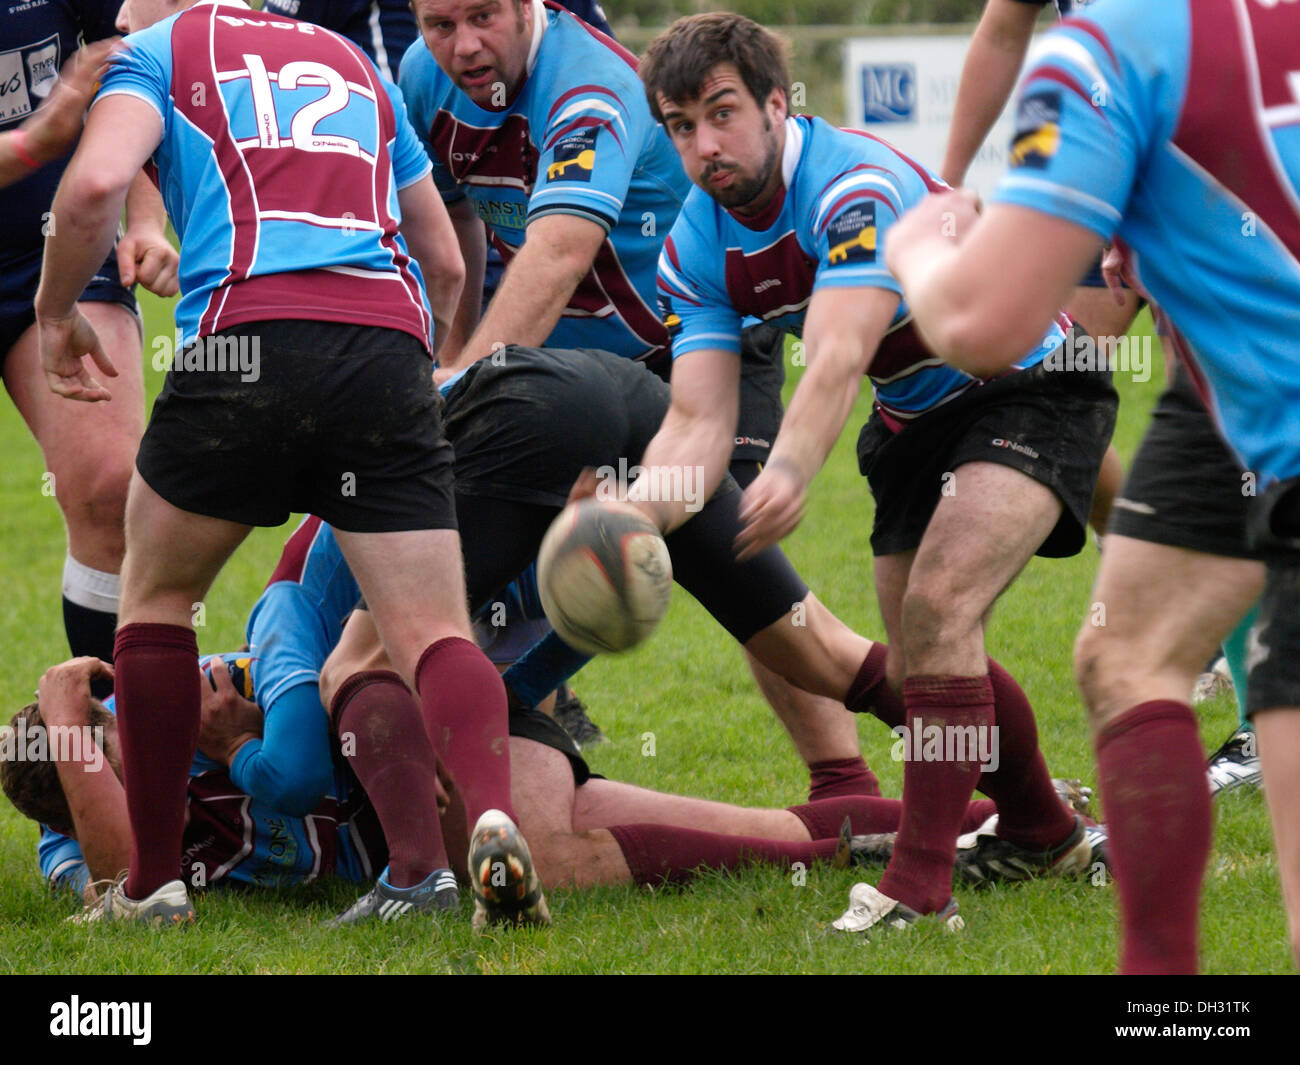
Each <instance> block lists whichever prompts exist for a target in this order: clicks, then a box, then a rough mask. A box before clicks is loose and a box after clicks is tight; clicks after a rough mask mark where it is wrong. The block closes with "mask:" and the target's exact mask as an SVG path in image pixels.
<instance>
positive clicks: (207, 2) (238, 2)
mask: <svg viewBox="0 0 1300 1065" xmlns="http://www.w3.org/2000/svg"><path fill="white" fill-rule="evenodd" d="M190 6H191V7H242V8H243V9H244V10H245V11H252V10H253V8H252V6H251V5H249V4H246V3H244V0H198V3H196V4H191V5H190Z"/></svg>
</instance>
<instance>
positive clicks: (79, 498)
mask: <svg viewBox="0 0 1300 1065" xmlns="http://www.w3.org/2000/svg"><path fill="white" fill-rule="evenodd" d="M130 484H131V463H130V462H129V461H128V462H126V463H122V464H118V463H113V462H104V463H103V464H95V465H90V464H85V463H79V464H78V465H77V466H75V467H73V468H72V469H69V470H67V471H65V472H63V473H62V475H61V476H60V474H58V473H56V474H55V498H56V499H57V500H58V501H59V507H60V509H61V510H62V511H63V516H64V519H65V520H66V521H67V523H68V526H69V529H70V530H71V531H72V533H73V535H74V537H75V535H76V534H77V533H79V532H85V533H88V534H96V535H99V536H115V537H116V539H118V540H122V539H123V536H124V532H123V530H124V527H125V518H126V493H127V489H128V488H129V487H130Z"/></svg>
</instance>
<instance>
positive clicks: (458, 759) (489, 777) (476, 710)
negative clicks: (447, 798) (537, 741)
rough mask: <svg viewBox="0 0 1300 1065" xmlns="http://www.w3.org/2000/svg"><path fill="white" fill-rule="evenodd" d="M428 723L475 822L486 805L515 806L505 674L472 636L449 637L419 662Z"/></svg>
mask: <svg viewBox="0 0 1300 1065" xmlns="http://www.w3.org/2000/svg"><path fill="white" fill-rule="evenodd" d="M415 687H416V690H417V691H418V692H419V693H420V707H421V710H422V712H423V715H424V727H425V730H426V731H427V732H428V734H429V737H430V739H432V740H433V748H434V750H435V751H436V752H437V753H438V757H439V758H441V759H442V764H443V765H444V766H445V767H446V769H447V772H448V773H450V774H451V777H452V779H453V780H455V781H456V789H457V790H458V791H459V792H460V794H461V797H462V798H463V799H464V802H465V817H466V819H467V821H468V822H469V824H470V825H471V826H472V825H473V824H474V823H475V822H476V821H477V820H478V819H479V816H480V815H481V814H482V813H483V812H484V811H485V810H494V809H495V810H501V811H502V812H503V813H505V814H508V815H509V816H510V818H511V819H512V820H514V821H515V822H516V823H518V818H516V817H515V812H514V807H512V806H511V805H510V739H509V727H508V717H507V709H506V687H505V684H503V683H502V681H501V674H500V673H498V672H497V671H496V667H495V666H493V665H492V663H491V662H489V661H488V659H487V656H486V655H484V654H483V652H482V651H480V650H479V649H478V648H477V647H476V646H475V645H474V644H472V643H470V641H469V640H465V639H462V638H461V637H459V636H448V637H446V638H444V639H441V640H438V641H436V642H435V643H432V644H430V645H429V646H428V647H427V648H425V651H424V654H422V655H421V656H420V661H419V663H418V664H417V665H416V667H415Z"/></svg>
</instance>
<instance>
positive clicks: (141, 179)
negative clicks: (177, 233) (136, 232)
mask: <svg viewBox="0 0 1300 1065" xmlns="http://www.w3.org/2000/svg"><path fill="white" fill-rule="evenodd" d="M126 228H127V229H142V228H148V229H154V230H157V231H158V232H159V233H164V232H166V229H167V208H166V207H164V206H163V198H162V195H161V194H160V193H159V192H158V188H157V186H156V185H154V183H153V182H152V181H151V180H150V179H149V175H148V174H146V173H145V172H144V171H143V170H141V171H140V172H139V173H138V174H136V176H135V179H134V180H133V181H132V182H131V187H130V188H129V189H127V191H126Z"/></svg>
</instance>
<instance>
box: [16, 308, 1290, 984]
mask: <svg viewBox="0 0 1300 1065" xmlns="http://www.w3.org/2000/svg"><path fill="white" fill-rule="evenodd" d="M1143 321H1144V323H1145V325H1144V326H1143V328H1146V329H1149V328H1150V325H1149V322H1147V321H1146V319H1145V318H1144V319H1143ZM170 328H171V319H170V309H169V308H168V307H167V306H165V305H160V304H157V303H151V304H149V305H148V325H147V330H146V336H147V338H149V337H153V336H156V335H159V334H162V333H167V332H169V331H170ZM148 350H150V349H149V345H148V342H147V341H146V351H148ZM152 376H154V375H151V377H152ZM1159 380H1160V372H1159V369H1158V367H1157V368H1156V369H1155V371H1154V373H1153V380H1152V381H1150V382H1148V383H1146V384H1144V385H1135V384H1133V383H1132V382H1129V381H1127V380H1119V381H1118V384H1119V386H1120V388H1121V390H1122V392H1123V397H1124V398H1123V402H1122V403H1121V407H1120V424H1119V429H1118V432H1117V435H1116V442H1117V444H1118V446H1119V448H1120V451H1121V453H1122V455H1123V456H1124V458H1125V459H1126V460H1127V459H1128V457H1129V456H1131V454H1132V451H1133V448H1134V446H1135V444H1136V442H1137V440H1138V438H1139V436H1140V434H1141V431H1142V427H1143V425H1144V424H1145V421H1146V417H1147V414H1148V412H1149V410H1150V407H1151V405H1152V403H1153V402H1154V400H1155V397H1156V395H1157V394H1158V391H1159ZM152 385H153V389H154V390H156V388H157V385H158V381H157V380H156V379H154V380H153V381H152ZM868 402H869V399H868V396H867V393H866V391H865V390H864V393H863V398H862V400H861V402H860V403H859V407H858V410H857V411H856V412H855V414H854V417H853V419H852V421H851V425H852V427H853V429H852V431H850V432H846V433H845V435H844V437H843V438H842V439H841V440H840V442H839V445H838V446H837V448H836V450H835V453H834V454H833V456H832V458H831V460H830V462H829V463H828V464H827V468H826V469H825V471H824V472H823V473H822V475H821V476H820V477H819V479H818V481H817V483H816V485H815V487H814V490H813V502H812V506H811V507H810V510H809V513H808V516H807V518H806V519H805V521H804V523H803V525H802V527H801V528H800V529H799V530H798V532H797V533H796V534H795V535H794V536H793V537H792V538H791V540H790V541H789V543H788V545H787V546H788V549H789V552H790V554H791V556H792V557H793V558H794V560H795V562H796V564H797V565H798V567H799V569H800V571H801V572H802V573H803V575H804V577H805V578H806V579H807V580H808V582H809V584H810V585H811V586H812V587H813V588H814V589H815V590H816V592H817V594H818V595H819V596H820V597H821V598H822V599H823V600H824V601H825V602H826V603H827V604H828V605H829V606H830V607H831V609H833V610H834V611H835V612H836V613H838V614H839V615H840V616H841V617H842V618H843V619H844V620H845V621H846V622H848V623H849V624H850V625H852V626H853V627H854V628H856V629H858V630H859V631H861V632H863V633H864V634H866V635H869V636H880V635H881V632H882V630H881V626H880V620H879V616H878V614H877V611H876V607H875V595H874V589H873V587H872V579H871V557H870V551H869V548H868V543H867V537H868V532H869V530H870V526H871V505H870V501H869V498H868V494H867V491H866V487H865V483H864V482H863V481H862V479H861V478H860V477H859V476H858V473H857V470H856V463H855V461H854V456H853V443H854V440H855V438H856V427H857V426H858V425H860V424H861V423H862V421H863V420H864V419H865V417H866V415H867V413H868V409H869V408H868ZM90 446H93V444H92V445H90ZM0 448H3V453H4V454H5V456H6V459H7V461H6V462H5V463H4V464H3V466H2V467H0V542H3V544H4V553H3V556H0V579H2V580H3V587H4V588H5V590H6V593H7V594H6V595H5V596H4V598H3V600H2V601H0V646H3V648H4V658H3V668H0V706H5V707H13V708H16V707H17V706H19V705H21V704H22V703H23V702H25V701H27V700H28V699H29V698H30V696H31V693H32V691H33V689H34V687H35V684H36V681H37V679H38V678H39V676H40V674H41V672H42V670H43V669H44V668H45V667H46V666H47V665H49V664H51V663H53V662H55V661H58V660H60V659H62V658H63V657H65V656H66V650H67V649H66V645H65V642H64V637H63V630H62V622H61V617H60V611H59V598H58V588H59V575H60V570H61V566H62V559H63V552H64V548H63V534H62V528H61V523H60V518H59V514H58V510H57V507H56V505H55V502H54V500H53V499H51V498H47V497H45V496H43V495H42V494H41V491H40V488H41V473H42V472H43V470H44V466H43V464H42V462H41V458H40V454H39V451H38V450H37V448H36V446H35V445H34V444H33V442H32V441H31V439H30V437H29V436H28V434H27V431H26V428H25V427H24V426H23V424H22V421H21V419H20V418H19V417H18V416H17V414H16V413H15V412H14V410H13V409H12V407H10V406H6V407H5V408H4V409H3V410H0ZM286 534H287V529H281V530H261V531H259V532H258V533H256V534H255V535H254V536H253V537H252V538H251V540H250V541H249V542H248V543H247V545H246V546H245V547H244V548H243V549H242V550H241V551H240V552H239V554H238V555H237V556H236V558H235V559H234V560H233V561H232V562H231V564H230V565H229V566H227V568H226V570H225V572H224V573H223V574H222V576H221V578H220V580H219V581H218V583H217V585H216V587H215V589H214V590H213V593H212V595H211V596H210V598H209V600H208V612H207V625H206V627H205V628H204V629H202V630H201V631H200V633H199V642H200V646H201V648H202V649H203V650H204V651H224V650H230V649H232V648H234V647H236V646H238V645H239V644H240V643H241V642H242V639H243V625H244V619H245V616H246V614H247V611H248V609H249V607H250V606H251V605H252V603H253V601H254V599H255V598H256V596H257V594H258V592H259V591H260V589H261V586H262V584H263V582H264V581H265V579H266V576H267V574H268V573H269V572H270V569H271V567H272V565H273V564H274V562H275V559H276V558H277V556H278V552H279V548H280V545H281V543H282V542H283V539H284V536H285V535H286ZM1097 558H1098V556H1097V552H1096V551H1095V549H1094V548H1093V547H1092V546H1089V547H1087V548H1086V549H1085V550H1084V551H1083V553H1082V554H1080V555H1079V556H1078V557H1077V558H1074V559H1068V560H1064V561H1044V560H1035V561H1034V562H1033V563H1032V564H1031V565H1030V567H1029V568H1028V570H1027V572H1026V573H1025V575H1024V576H1023V577H1022V578H1021V580H1020V581H1019V582H1018V583H1017V584H1016V585H1015V587H1013V588H1012V589H1011V590H1010V591H1009V592H1008V593H1007V595H1006V596H1005V597H1004V598H1003V600H1002V603H1001V605H1000V607H999V608H998V611H997V614H996V616H995V618H994V622H993V625H992V629H991V633H990V639H989V643H990V647H989V650H990V653H991V654H993V655H994V656H995V657H997V658H998V659H1000V660H1001V661H1002V662H1003V663H1004V664H1005V665H1006V666H1007V667H1008V668H1009V669H1011V670H1012V672H1013V673H1014V674H1015V675H1016V676H1017V677H1018V678H1020V680H1021V681H1022V683H1023V685H1024V687H1025V689H1026V691H1027V692H1028V693H1029V695H1030V698H1031V699H1032V701H1033V703H1034V706H1035V709H1036V711H1037V714H1038V721H1039V727H1040V732H1041V736H1042V744H1043V748H1044V751H1045V753H1046V756H1047V760H1048V763H1049V765H1050V766H1051V767H1052V769H1053V771H1054V772H1055V773H1056V774H1057V775H1072V776H1082V777H1084V778H1085V779H1088V780H1092V779H1093V777H1094V775H1095V774H1094V769H1093V762H1092V753H1091V748H1090V745H1089V743H1088V740H1087V735H1086V731H1085V726H1084V717H1083V711H1082V709H1081V706H1080V703H1079V699H1078V696H1077V695H1076V693H1075V688H1074V683H1073V680H1072V678H1071V672H1070V646H1071V643H1072V641H1073V639H1074V634H1075V631H1076V629H1077V627H1078V625H1079V623H1080V621H1081V619H1082V618H1083V616H1084V614H1085V611H1086V609H1087V606H1088V603H1089V601H1090V599H1089V591H1090V587H1091V583H1092V578H1093V575H1094V573H1095V570H1096V566H1097ZM577 687H578V688H579V690H580V692H581V694H582V697H583V699H584V700H585V701H586V702H587V703H588V705H589V706H590V707H591V710H592V714H593V717H594V718H595V719H596V720H597V721H598V722H599V723H600V724H601V726H602V727H603V728H604V730H605V732H606V733H607V734H608V735H609V736H610V738H611V739H612V740H613V742H612V743H610V744H607V745H604V746H601V747H599V748H596V749H595V750H594V751H593V752H592V755H591V762H592V765H593V767H594V768H595V769H596V770H597V771H599V772H602V773H605V774H606V775H608V776H611V777H615V778H617V779H621V780H627V781H631V782H633V783H636V784H641V785H644V786H647V787H652V788H660V789H665V790H672V791H683V792H689V793H695V794H700V795H705V796H708V797H710V798H716V799H723V800H728V801H732V802H738V803H746V804H750V805H788V804H790V803H794V802H799V801H802V800H804V799H805V798H806V794H807V775H806V772H805V771H804V770H803V767H802V766H801V764H800V763H799V761H798V759H797V758H796V756H795V754H794V752H793V749H792V748H791V746H790V744H789V742H788V741H787V740H786V738H785V736H784V733H783V732H782V730H781V729H780V727H779V725H778V724H777V723H776V721H775V719H774V718H773V716H772V715H771V713H770V712H769V711H768V710H767V709H766V707H765V706H764V704H763V703H762V701H761V699H760V697H759V696H758V694H757V691H756V689H755V688H754V686H753V684H752V682H751V681H750V679H749V675H748V671H747V669H746V667H745V665H744V663H743V661H742V659H741V656H740V654H739V653H738V651H737V650H736V648H735V647H733V646H731V645H730V641H729V639H728V637H727V636H726V634H725V633H724V632H723V631H722V630H721V629H719V628H718V627H717V626H716V625H715V624H714V623H713V622H712V620H711V619H710V618H708V616H707V615H705V614H704V612H703V611H702V610H701V609H700V608H699V607H698V606H697V605H696V604H695V603H694V602H693V601H691V600H690V599H689V597H688V596H686V595H685V594H680V593H679V594H678V595H677V596H676V597H675V600H674V603H673V606H672V609H671V612H670V614H669V617H668V618H667V619H666V621H665V622H664V624H663V626H662V628H661V629H660V631H659V632H658V633H657V634H656V635H655V637H654V638H653V639H652V640H651V641H650V643H649V644H648V645H647V646H645V647H643V648H641V649H639V650H638V651H636V652H633V653H632V654H629V655H627V656H624V657H621V658H608V659H605V660H603V661H596V662H594V663H593V664H592V665H590V666H589V667H587V669H586V670H584V671H583V673H582V674H581V675H580V677H579V679H578V682H577ZM5 716H6V717H7V716H8V712H6V714H5ZM1235 716H1236V712H1235V709H1234V708H1233V706H1232V704H1231V702H1230V700H1218V701H1216V702H1214V703H1213V704H1211V705H1209V706H1207V707H1205V708H1203V709H1202V712H1201V715H1200V717H1201V721H1202V738H1203V740H1204V741H1205V743H1206V745H1207V747H1214V746H1217V745H1218V743H1219V742H1220V740H1222V738H1223V737H1224V736H1226V735H1227V733H1228V732H1229V731H1230V730H1231V729H1232V727H1233V723H1234V721H1235ZM647 732H652V733H654V737H655V744H654V747H655V754H654V756H653V757H643V756H642V753H641V752H642V749H643V743H642V736H643V734H644V733H647ZM860 734H861V737H862V741H863V750H864V753H865V754H866V756H867V760H868V761H869V762H870V763H871V764H872V766H873V767H874V768H875V770H876V772H877V773H878V774H879V775H880V778H881V782H882V785H883V787H884V789H885V792H886V794H890V795H898V794H900V792H901V787H902V773H901V765H899V764H896V763H894V762H892V761H891V760H890V758H889V750H890V741H891V740H892V737H890V736H889V734H888V733H887V732H886V731H885V729H884V727H883V726H882V725H880V724H879V723H877V722H875V721H874V720H867V719H864V720H863V721H862V722H861V727H860ZM1216 815H1217V835H1216V844H1215V851H1214V855H1213V857H1212V859H1211V865H1210V875H1209V876H1208V878H1207V882H1206V891H1205V902H1204V908H1203V931H1202V942H1203V965H1204V967H1205V968H1206V969H1207V970H1209V971H1211V972H1254V973H1271V972H1278V973H1282V972H1288V971H1290V969H1291V966H1290V961H1289V959H1288V957H1287V950H1286V946H1285V944H1286V933H1285V920H1284V916H1283V911H1282V906H1281V901H1280V895H1279V891H1278V888H1277V883H1276V867H1275V863H1274V861H1273V858H1272V853H1271V849H1272V847H1271V836H1270V833H1269V827H1268V818H1267V811H1266V808H1265V805H1264V800H1263V798H1262V796H1260V795H1243V796H1229V797H1228V798H1226V799H1221V800H1219V802H1218V804H1217V806H1216ZM36 838H37V831H36V827H35V825H33V824H31V823H29V822H26V821H24V820H23V819H22V818H21V817H19V816H18V814H17V813H16V812H14V811H13V809H12V808H10V807H9V806H8V805H7V804H4V803H0V972H3V973H36V972H42V973H53V972H58V973H127V972H137V973H173V972H204V973H235V972H238V973H245V972H250V973H251V972H258V973H300V972H322V973H325V972H330V973H333V972H364V973H372V972H374V973H377V972H512V973H534V972H547V973H558V972H577V973H614V972H620V973H621V972H641V973H645V972H674V973H678V972H680V973H706V972H744V973H749V972H755V973H758V972H763V973H795V972H818V973H833V972H844V973H859V972H881V973H884V972H890V973H895V972H896V973H1048V972H1051V973H1089V972H1092V973H1104V972H1109V971H1111V970H1112V969H1113V965H1114V956H1115V940H1116V933H1115V892H1114V888H1113V886H1111V885H1105V886H1095V885H1093V884H1090V883H1083V882H1071V883H1062V882H1057V883H1053V882H1042V883H1033V884H1026V885H1020V886H1016V887H1013V888H1006V889H994V890H989V891H968V890H960V891H958V898H959V900H960V903H961V907H962V912H963V914H964V916H965V918H966V922H967V930H966V931H965V933H963V934H961V935H958V936H949V935H945V934H942V933H940V932H938V931H937V930H934V929H917V930H914V932H913V933H912V934H909V935H906V936H896V937H886V938H883V939H879V940H877V941H874V942H872V943H871V944H870V945H864V944H863V943H861V942H856V941H853V942H843V941H841V940H839V939H836V938H833V937H831V936H829V935H827V934H825V930H826V927H827V925H828V924H829V922H830V921H831V920H832V919H833V918H834V917H836V916H838V914H839V913H840V911H841V910H842V909H843V907H844V905H845V900H846V899H847V894H848V889H849V887H850V886H851V885H852V884H853V883H854V882H855V880H857V879H859V878H858V877H857V876H855V875H854V874H853V873H849V872H835V871H833V870H831V869H829V868H825V867H820V866H814V867H813V868H812V869H810V870H809V871H808V873H807V882H806V883H804V884H798V885H797V884H796V883H794V879H793V878H792V876H791V874H790V873H783V872H779V871H776V870H774V869H752V870H748V871H745V872H743V873H740V874H737V875H717V876H708V877H705V878H703V879H701V880H700V881H699V882H698V883H696V884H695V885H693V886H692V887H690V888H688V889H685V890H680V891H679V890H663V891H655V892H651V891H648V890H646V889H644V888H618V889H614V888H611V889H604V890H599V891H585V892H559V891H556V892H552V893H551V895H550V898H551V909H552V913H553V915H554V917H555V923H554V926H553V927H552V928H550V929H546V930H540V931H527V932H522V933H511V934H496V935H489V936H486V937H477V936H474V935H472V934H471V933H470V932H469V929H468V922H467V921H463V922H459V923H455V924H452V923H443V924H436V923H433V922H427V921H413V922H409V923H407V924H405V925H399V926H396V927H382V928H375V927H370V928H359V929H351V930H348V931H345V932H334V931H329V930H327V929H325V928H323V927H322V926H321V922H322V921H323V919H325V918H326V917H328V916H331V915H333V914H334V913H336V912H338V911H339V910H341V909H342V908H343V907H344V906H345V905H347V904H348V903H350V902H351V900H352V899H353V898H355V896H356V894H357V889H356V887H355V886H354V885H349V884H344V883H339V882H330V883H323V884H317V885H311V886H308V887H304V888H300V889H295V890H291V891H285V892H280V893H277V892H257V893H246V892H238V893H237V892H222V891H212V892H209V893H207V894H206V895H205V896H203V897H202V899H201V902H200V908H201V914H200V921H199V923H198V924H197V925H196V926H195V927H194V928H192V929H189V930H186V931H184V932H180V933H170V934H169V933H159V932H156V931H153V930H147V929H139V928H129V927H108V928H103V929H90V930H88V929H85V928H81V927H74V926H69V925H67V924H65V923H63V919H64V918H65V917H66V916H67V915H68V914H70V913H71V912H73V909H74V904H73V902H72V901H71V900H70V899H67V898H58V899H51V897H50V896H49V893H48V892H47V891H46V889H45V887H44V886H43V884H42V882H41V880H40V877H39V875H38V873H37V869H36V852H35V844H36Z"/></svg>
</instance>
